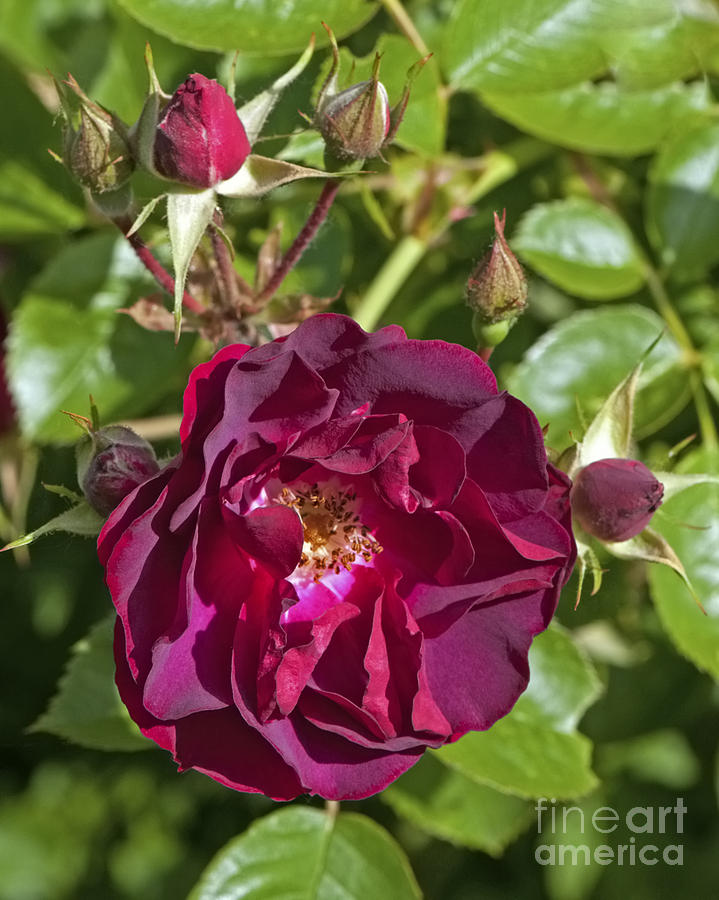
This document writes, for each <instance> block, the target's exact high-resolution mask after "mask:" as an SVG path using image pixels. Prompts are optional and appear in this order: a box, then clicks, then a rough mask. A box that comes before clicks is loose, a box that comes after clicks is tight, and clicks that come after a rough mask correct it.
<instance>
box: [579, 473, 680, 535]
mask: <svg viewBox="0 0 719 900" xmlns="http://www.w3.org/2000/svg"><path fill="white" fill-rule="evenodd" d="M663 496H664V485H663V484H662V483H661V482H660V481H658V480H657V479H656V478H655V477H654V475H653V474H652V473H651V472H650V471H649V469H648V468H647V467H646V466H645V465H644V463H641V462H639V461H638V460H636V459H598V460H596V461H595V462H593V463H590V464H589V465H588V466H585V467H584V468H583V469H580V470H579V472H578V473H577V475H576V476H575V479H574V484H573V486H572V490H571V493H570V500H571V504H572V516H573V517H574V519H575V521H576V522H577V523H578V524H579V525H580V526H581V527H582V528H583V529H584V531H586V532H587V534H591V535H593V536H594V537H596V538H599V540H600V541H608V542H611V543H614V542H616V541H628V540H629V539H630V538H633V537H635V536H636V535H638V534H639V532H640V531H643V530H644V529H645V528H646V527H647V525H648V524H649V522H650V520H651V518H652V516H653V515H654V513H655V511H656V510H657V508H658V507H659V506H660V505H661V502H662V497H663Z"/></svg>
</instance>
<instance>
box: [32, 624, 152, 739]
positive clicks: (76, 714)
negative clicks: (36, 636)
mask: <svg viewBox="0 0 719 900" xmlns="http://www.w3.org/2000/svg"><path fill="white" fill-rule="evenodd" d="M114 625H115V617H114V616H112V617H110V618H107V619H103V620H102V621H101V622H98V623H97V624H96V625H94V626H93V628H91V629H90V632H89V634H88V635H87V637H86V638H84V639H83V640H82V641H80V642H79V643H77V644H76V645H75V647H74V648H73V655H72V657H71V658H70V662H69V663H68V665H67V668H66V669H65V672H64V674H63V676H62V677H61V678H60V681H59V684H58V692H57V694H55V696H54V697H53V698H52V700H51V701H50V705H49V706H48V708H47V711H46V712H44V713H43V714H42V715H41V716H40V718H39V719H38V720H37V722H35V723H34V724H33V725H32V726H31V727H30V731H45V732H48V733H50V734H54V735H57V736H58V737H61V738H64V739H65V740H68V741H72V742H73V743H75V744H81V745H82V746H83V747H91V748H92V749H94V750H147V749H149V748H151V747H152V746H153V745H152V744H151V743H150V742H149V741H148V740H147V738H144V737H143V736H142V735H141V734H140V732H139V730H138V728H137V726H136V725H135V723H134V722H133V721H132V720H131V719H130V716H129V715H128V712H127V710H126V709H125V707H124V705H123V703H122V701H121V700H120V695H119V694H118V693H117V688H116V687H115V681H114V673H115V663H114V657H113V650H112V644H113V629H114Z"/></svg>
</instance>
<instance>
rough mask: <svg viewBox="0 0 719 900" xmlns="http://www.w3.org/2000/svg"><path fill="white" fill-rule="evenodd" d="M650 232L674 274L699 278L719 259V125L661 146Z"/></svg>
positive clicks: (653, 173)
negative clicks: (718, 238)
mask: <svg viewBox="0 0 719 900" xmlns="http://www.w3.org/2000/svg"><path fill="white" fill-rule="evenodd" d="M647 222H648V231H649V234H650V236H651V237H652V239H653V243H654V245H655V246H656V247H657V249H658V250H659V252H660V253H661V258H662V261H663V262H664V264H665V265H667V266H670V267H671V268H672V269H673V270H674V273H675V274H677V275H680V276H684V277H689V278H692V277H701V276H702V275H704V274H705V272H706V271H707V270H708V269H709V268H711V267H712V266H713V265H715V263H717V262H719V242H718V241H717V239H716V236H717V232H718V231H719V125H717V124H708V125H704V126H703V127H701V128H696V129H694V130H692V131H689V132H688V133H685V134H683V135H682V136H681V137H679V138H678V139H677V140H675V141H673V142H671V143H670V144H668V145H667V146H666V147H664V148H662V150H661V151H660V153H659V154H658V156H657V158H656V160H655V161H654V164H653V166H652V169H651V173H650V189H649V191H648V193H647Z"/></svg>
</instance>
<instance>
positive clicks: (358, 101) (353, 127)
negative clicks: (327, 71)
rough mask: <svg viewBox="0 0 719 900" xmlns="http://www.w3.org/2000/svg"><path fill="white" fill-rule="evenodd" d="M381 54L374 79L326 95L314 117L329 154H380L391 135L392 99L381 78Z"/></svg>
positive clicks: (355, 156) (354, 156)
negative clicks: (390, 105) (379, 71)
mask: <svg viewBox="0 0 719 900" xmlns="http://www.w3.org/2000/svg"><path fill="white" fill-rule="evenodd" d="M379 59H380V58H379V55H377V56H376V57H375V65H374V70H373V72H372V78H371V79H370V80H369V81H361V82H360V83H359V84H355V85H353V86H352V87H349V88H347V89H346V90H344V91H340V93H339V94H335V95H334V96H325V98H324V100H323V102H322V105H321V106H320V107H319V108H318V110H317V114H316V116H315V122H316V125H317V128H318V129H319V131H320V132H321V134H322V137H323V138H324V139H325V143H326V144H327V148H328V150H329V151H330V153H332V154H334V156H336V157H337V158H338V159H340V160H353V159H372V157H375V156H378V155H379V153H380V152H381V150H382V147H383V146H384V144H385V141H386V139H387V135H388V134H389V128H390V118H389V113H390V111H389V99H388V97H387V90H386V89H385V86H384V85H383V84H382V83H381V82H380V81H379V80H378V78H377V74H378V70H379Z"/></svg>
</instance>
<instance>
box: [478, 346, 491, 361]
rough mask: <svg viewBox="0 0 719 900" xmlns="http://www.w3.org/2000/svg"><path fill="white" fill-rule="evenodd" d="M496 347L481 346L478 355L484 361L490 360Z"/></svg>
mask: <svg viewBox="0 0 719 900" xmlns="http://www.w3.org/2000/svg"><path fill="white" fill-rule="evenodd" d="M493 350H494V347H479V348H478V350H477V356H478V357H479V358H480V359H481V360H482V362H486V363H488V362H489V357H490V356H491V355H492V351H493Z"/></svg>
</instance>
